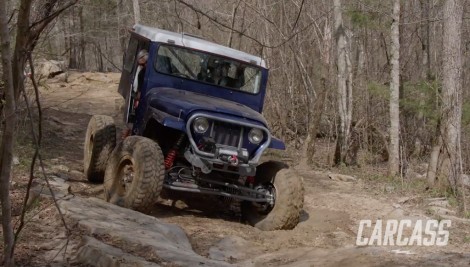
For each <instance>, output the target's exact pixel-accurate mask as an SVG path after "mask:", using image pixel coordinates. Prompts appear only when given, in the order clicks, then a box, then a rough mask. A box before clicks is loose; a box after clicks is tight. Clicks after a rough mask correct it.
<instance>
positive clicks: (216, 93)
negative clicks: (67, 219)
mask: <svg viewBox="0 0 470 267" xmlns="http://www.w3.org/2000/svg"><path fill="white" fill-rule="evenodd" d="M130 35H131V37H130V41H129V45H128V48H127V51H126V53H125V55H124V59H123V61H124V62H123V69H122V75H121V80H120V84H119V93H120V94H121V95H122V96H123V97H124V99H125V100H126V102H125V103H126V104H125V112H124V119H125V122H126V123H127V124H132V125H133V126H132V135H131V136H129V137H126V138H125V139H124V140H123V141H122V142H118V143H117V142H116V127H115V125H114V122H113V119H112V118H111V117H109V116H102V115H95V116H93V117H92V118H91V120H90V123H89V125H88V129H87V134H86V139H85V149H84V151H85V155H84V159H85V160H84V165H85V167H84V171H85V174H86V176H87V178H88V180H89V181H91V182H104V189H105V198H106V200H107V201H109V202H111V203H114V204H117V205H120V206H123V207H127V208H132V209H135V210H139V211H148V210H149V209H150V208H151V207H152V206H153V205H154V204H155V202H156V201H157V199H158V197H159V196H160V194H161V192H162V190H165V191H180V192H188V193H199V194H208V195H215V196H218V197H217V198H220V199H221V200H224V201H231V202H232V204H233V203H236V204H237V205H235V206H238V207H239V208H240V211H241V214H242V217H243V218H244V220H245V221H246V222H248V223H249V224H251V225H253V226H255V227H258V228H260V229H263V230H274V229H291V228H293V227H295V225H296V224H297V223H298V221H299V215H300V212H301V210H302V206H303V191H304V189H303V185H302V180H301V178H299V177H298V176H296V175H293V172H291V171H290V170H288V166H287V165H286V164H283V163H280V162H274V161H267V162H264V163H261V164H259V163H260V158H261V155H262V154H263V152H265V151H266V149H267V148H273V149H285V146H284V143H283V142H282V141H281V140H278V139H276V138H274V137H273V136H272V135H271V133H270V131H269V130H268V124H267V122H266V120H265V119H264V117H263V116H262V115H261V112H262V110H263V104H264V97H265V94H266V84H267V79H268V69H267V68H266V64H265V62H264V60H262V59H261V58H260V57H257V56H253V55H249V54H247V53H244V52H241V51H238V50H235V49H232V48H228V47H225V46H221V45H218V44H214V43H212V42H209V41H206V40H203V39H201V38H198V37H196V36H191V35H187V34H181V33H173V32H169V31H164V30H160V29H156V28H151V27H146V26H142V25H136V26H134V28H133V30H131V31H130ZM139 51H148V60H147V64H146V67H145V68H144V69H142V71H144V72H143V73H142V74H141V75H142V79H141V80H140V81H138V82H140V86H139V92H138V93H136V92H135V91H136V90H135V84H136V83H135V82H134V81H135V80H136V75H137V74H136V73H137V72H139V71H137V69H138V63H137V62H138V60H137V59H136V56H137V54H138V53H139ZM137 95H140V96H141V97H140V99H138V100H139V102H138V105H136V100H137V99H136V97H137ZM228 206H229V205H227V207H228Z"/></svg>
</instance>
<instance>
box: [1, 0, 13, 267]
mask: <svg viewBox="0 0 470 267" xmlns="http://www.w3.org/2000/svg"><path fill="white" fill-rule="evenodd" d="M0 41H1V44H0V48H1V53H2V68H3V81H4V83H5V107H4V110H3V112H4V116H5V124H4V127H3V129H2V130H3V136H2V145H1V152H0V153H1V158H0V200H1V202H2V229H3V244H4V247H3V264H4V265H5V266H7V267H9V266H13V265H14V261H13V255H12V254H13V253H12V251H13V244H14V235H13V227H12V224H11V201H10V170H11V162H12V157H13V143H14V142H13V140H14V139H13V138H14V134H15V127H16V111H15V109H16V101H15V97H14V93H13V92H14V91H13V72H12V65H11V52H10V36H9V31H8V22H7V15H6V1H1V2H0Z"/></svg>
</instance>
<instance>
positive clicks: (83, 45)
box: [78, 6, 86, 71]
mask: <svg viewBox="0 0 470 267" xmlns="http://www.w3.org/2000/svg"><path fill="white" fill-rule="evenodd" d="M78 19H79V23H80V64H79V66H80V70H82V71H84V70H86V54H85V50H86V43H85V25H84V23H85V20H84V19H83V6H80V7H78Z"/></svg>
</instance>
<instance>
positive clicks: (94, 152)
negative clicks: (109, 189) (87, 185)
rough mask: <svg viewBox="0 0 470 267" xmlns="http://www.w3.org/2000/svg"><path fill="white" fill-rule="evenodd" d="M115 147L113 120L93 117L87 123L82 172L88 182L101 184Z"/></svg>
mask: <svg viewBox="0 0 470 267" xmlns="http://www.w3.org/2000/svg"><path fill="white" fill-rule="evenodd" d="M115 146H116V125H115V124H114V120H113V118H111V117H110V116H104V115H94V116H92V117H91V119H90V122H89V123H88V127H87V131H86V137H85V147H84V157H83V159H84V160H83V161H84V162H83V163H84V164H83V165H84V166H83V172H84V173H85V175H86V177H87V179H88V181H90V182H92V183H102V182H103V177H104V172H105V170H106V163H107V162H108V158H109V155H110V154H111V152H112V151H113V149H114V147H115Z"/></svg>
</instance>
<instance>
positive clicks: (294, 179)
mask: <svg viewBox="0 0 470 267" xmlns="http://www.w3.org/2000/svg"><path fill="white" fill-rule="evenodd" d="M260 184H261V185H264V187H266V188H274V189H273V190H274V194H275V202H274V206H273V207H268V208H266V209H263V208H260V207H259V206H256V205H255V204H253V203H252V202H248V201H245V202H243V203H242V206H241V211H242V216H243V218H244V219H245V221H246V222H247V223H249V224H250V225H252V226H254V227H256V228H258V229H261V230H264V231H272V230H281V229H283V230H288V229H293V228H294V227H295V226H296V225H297V224H298V223H299V218H300V212H301V211H302V208H303V204H304V186H303V182H302V179H301V177H300V176H298V175H297V174H296V173H295V172H294V171H291V170H289V169H286V165H285V164H283V163H279V162H274V161H269V162H265V163H263V164H261V165H260V166H258V168H257V173H256V177H255V184H254V185H255V186H257V185H260Z"/></svg>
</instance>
